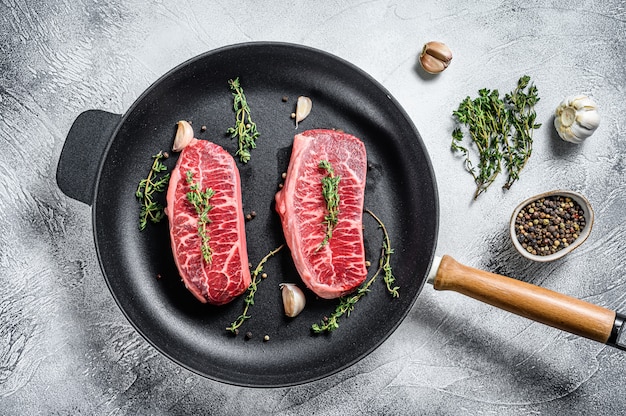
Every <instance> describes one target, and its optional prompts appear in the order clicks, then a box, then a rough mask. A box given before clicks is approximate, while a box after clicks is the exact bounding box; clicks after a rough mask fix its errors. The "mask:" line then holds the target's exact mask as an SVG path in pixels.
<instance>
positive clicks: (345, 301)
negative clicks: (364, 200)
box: [311, 209, 400, 334]
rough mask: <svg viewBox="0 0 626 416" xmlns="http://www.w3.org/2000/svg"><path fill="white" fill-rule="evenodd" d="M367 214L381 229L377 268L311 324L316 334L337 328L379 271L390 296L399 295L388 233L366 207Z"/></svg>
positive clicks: (378, 219) (366, 291)
mask: <svg viewBox="0 0 626 416" xmlns="http://www.w3.org/2000/svg"><path fill="white" fill-rule="evenodd" d="M365 212H367V213H368V214H369V215H371V216H372V217H373V218H374V219H375V220H376V222H377V223H378V225H379V227H380V228H381V229H382V230H383V244H382V249H381V253H380V260H379V261H378V269H377V270H376V273H374V275H373V276H372V277H371V278H370V279H369V280H368V281H367V282H365V283H364V284H363V285H361V287H359V288H358V289H357V291H356V293H354V294H350V295H346V296H342V297H341V298H339V304H338V305H337V307H336V308H335V310H334V312H333V313H332V314H331V315H330V316H329V317H325V318H324V319H322V321H321V322H320V323H316V324H313V325H312V326H311V330H312V331H313V332H314V333H316V334H318V333H322V332H332V331H334V330H335V329H337V328H339V318H341V317H342V316H343V315H346V316H350V313H351V312H352V311H353V310H354V307H355V305H356V303H357V302H358V301H359V300H360V299H361V298H362V297H363V296H365V295H366V294H367V293H368V292H369V291H370V287H371V286H372V284H373V283H374V281H376V278H377V277H378V275H379V274H380V273H381V271H382V272H383V274H384V280H385V285H386V286H387V291H388V292H389V294H391V296H392V297H394V298H397V297H399V296H400V292H399V290H400V287H398V286H394V284H395V282H396V279H395V277H394V275H393V271H392V269H391V261H390V260H391V255H392V254H393V249H392V248H391V240H390V238H389V233H388V232H387V228H386V227H385V225H384V224H383V222H382V221H381V220H380V218H378V217H377V216H376V215H374V213H373V212H372V211H370V210H369V209H366V210H365Z"/></svg>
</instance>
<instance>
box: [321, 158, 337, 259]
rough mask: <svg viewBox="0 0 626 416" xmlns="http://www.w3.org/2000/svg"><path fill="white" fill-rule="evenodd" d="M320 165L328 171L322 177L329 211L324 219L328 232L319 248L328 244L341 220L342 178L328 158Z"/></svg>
mask: <svg viewBox="0 0 626 416" xmlns="http://www.w3.org/2000/svg"><path fill="white" fill-rule="evenodd" d="M319 167H320V169H324V170H325V171H326V175H325V176H323V177H322V196H323V197H324V201H326V212H327V213H326V215H325V216H324V221H323V224H324V225H326V234H325V235H324V239H323V240H322V242H321V243H320V245H319V247H318V248H317V249H318V250H319V249H321V248H322V247H324V246H325V245H326V244H328V241H329V240H330V239H331V237H332V236H333V230H334V229H335V227H336V226H337V222H338V221H339V181H340V180H341V176H337V175H335V170H334V169H333V167H332V165H331V164H330V162H329V161H328V160H322V161H320V163H319Z"/></svg>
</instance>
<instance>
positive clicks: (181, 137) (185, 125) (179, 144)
mask: <svg viewBox="0 0 626 416" xmlns="http://www.w3.org/2000/svg"><path fill="white" fill-rule="evenodd" d="M177 124H178V129H177V130H176V137H175V138H174V145H173V146H172V151H174V152H180V151H181V150H183V149H184V148H185V147H186V146H187V145H188V144H189V142H190V141H191V139H193V127H191V124H189V122H187V121H185V120H181V121H179V122H178V123H177Z"/></svg>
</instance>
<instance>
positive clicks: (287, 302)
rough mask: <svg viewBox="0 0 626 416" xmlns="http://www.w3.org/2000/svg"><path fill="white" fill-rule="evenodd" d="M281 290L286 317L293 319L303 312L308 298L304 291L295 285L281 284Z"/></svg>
mask: <svg viewBox="0 0 626 416" xmlns="http://www.w3.org/2000/svg"><path fill="white" fill-rule="evenodd" d="M280 290H281V292H282V296H283V308H284V309H285V315H287V316H288V317H290V318H293V317H295V316H297V315H298V314H299V313H300V312H302V309H304V305H306V297H305V296H304V293H303V292H302V290H301V289H300V288H299V287H298V286H296V285H295V284H294V283H281V284H280Z"/></svg>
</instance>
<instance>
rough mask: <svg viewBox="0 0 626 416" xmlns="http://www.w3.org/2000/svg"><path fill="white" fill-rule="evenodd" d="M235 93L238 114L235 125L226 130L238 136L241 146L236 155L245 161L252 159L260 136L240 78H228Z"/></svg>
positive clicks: (234, 105) (234, 101)
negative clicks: (251, 115)
mask: <svg viewBox="0 0 626 416" xmlns="http://www.w3.org/2000/svg"><path fill="white" fill-rule="evenodd" d="M228 85H229V86H230V89H231V91H232V94H233V109H234V111H235V114H236V119H235V126H234V127H230V128H229V129H228V130H226V133H228V134H230V137H231V138H237V141H238V144H239V148H238V149H237V152H236V153H235V156H239V160H241V162H243V163H248V162H249V161H250V150H251V149H254V148H256V139H257V137H259V132H258V131H257V127H256V123H255V122H254V121H252V118H251V117H250V107H249V106H248V101H247V100H246V96H245V94H244V92H243V88H242V87H241V84H240V82H239V78H238V77H237V78H235V79H234V80H233V79H230V80H228Z"/></svg>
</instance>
